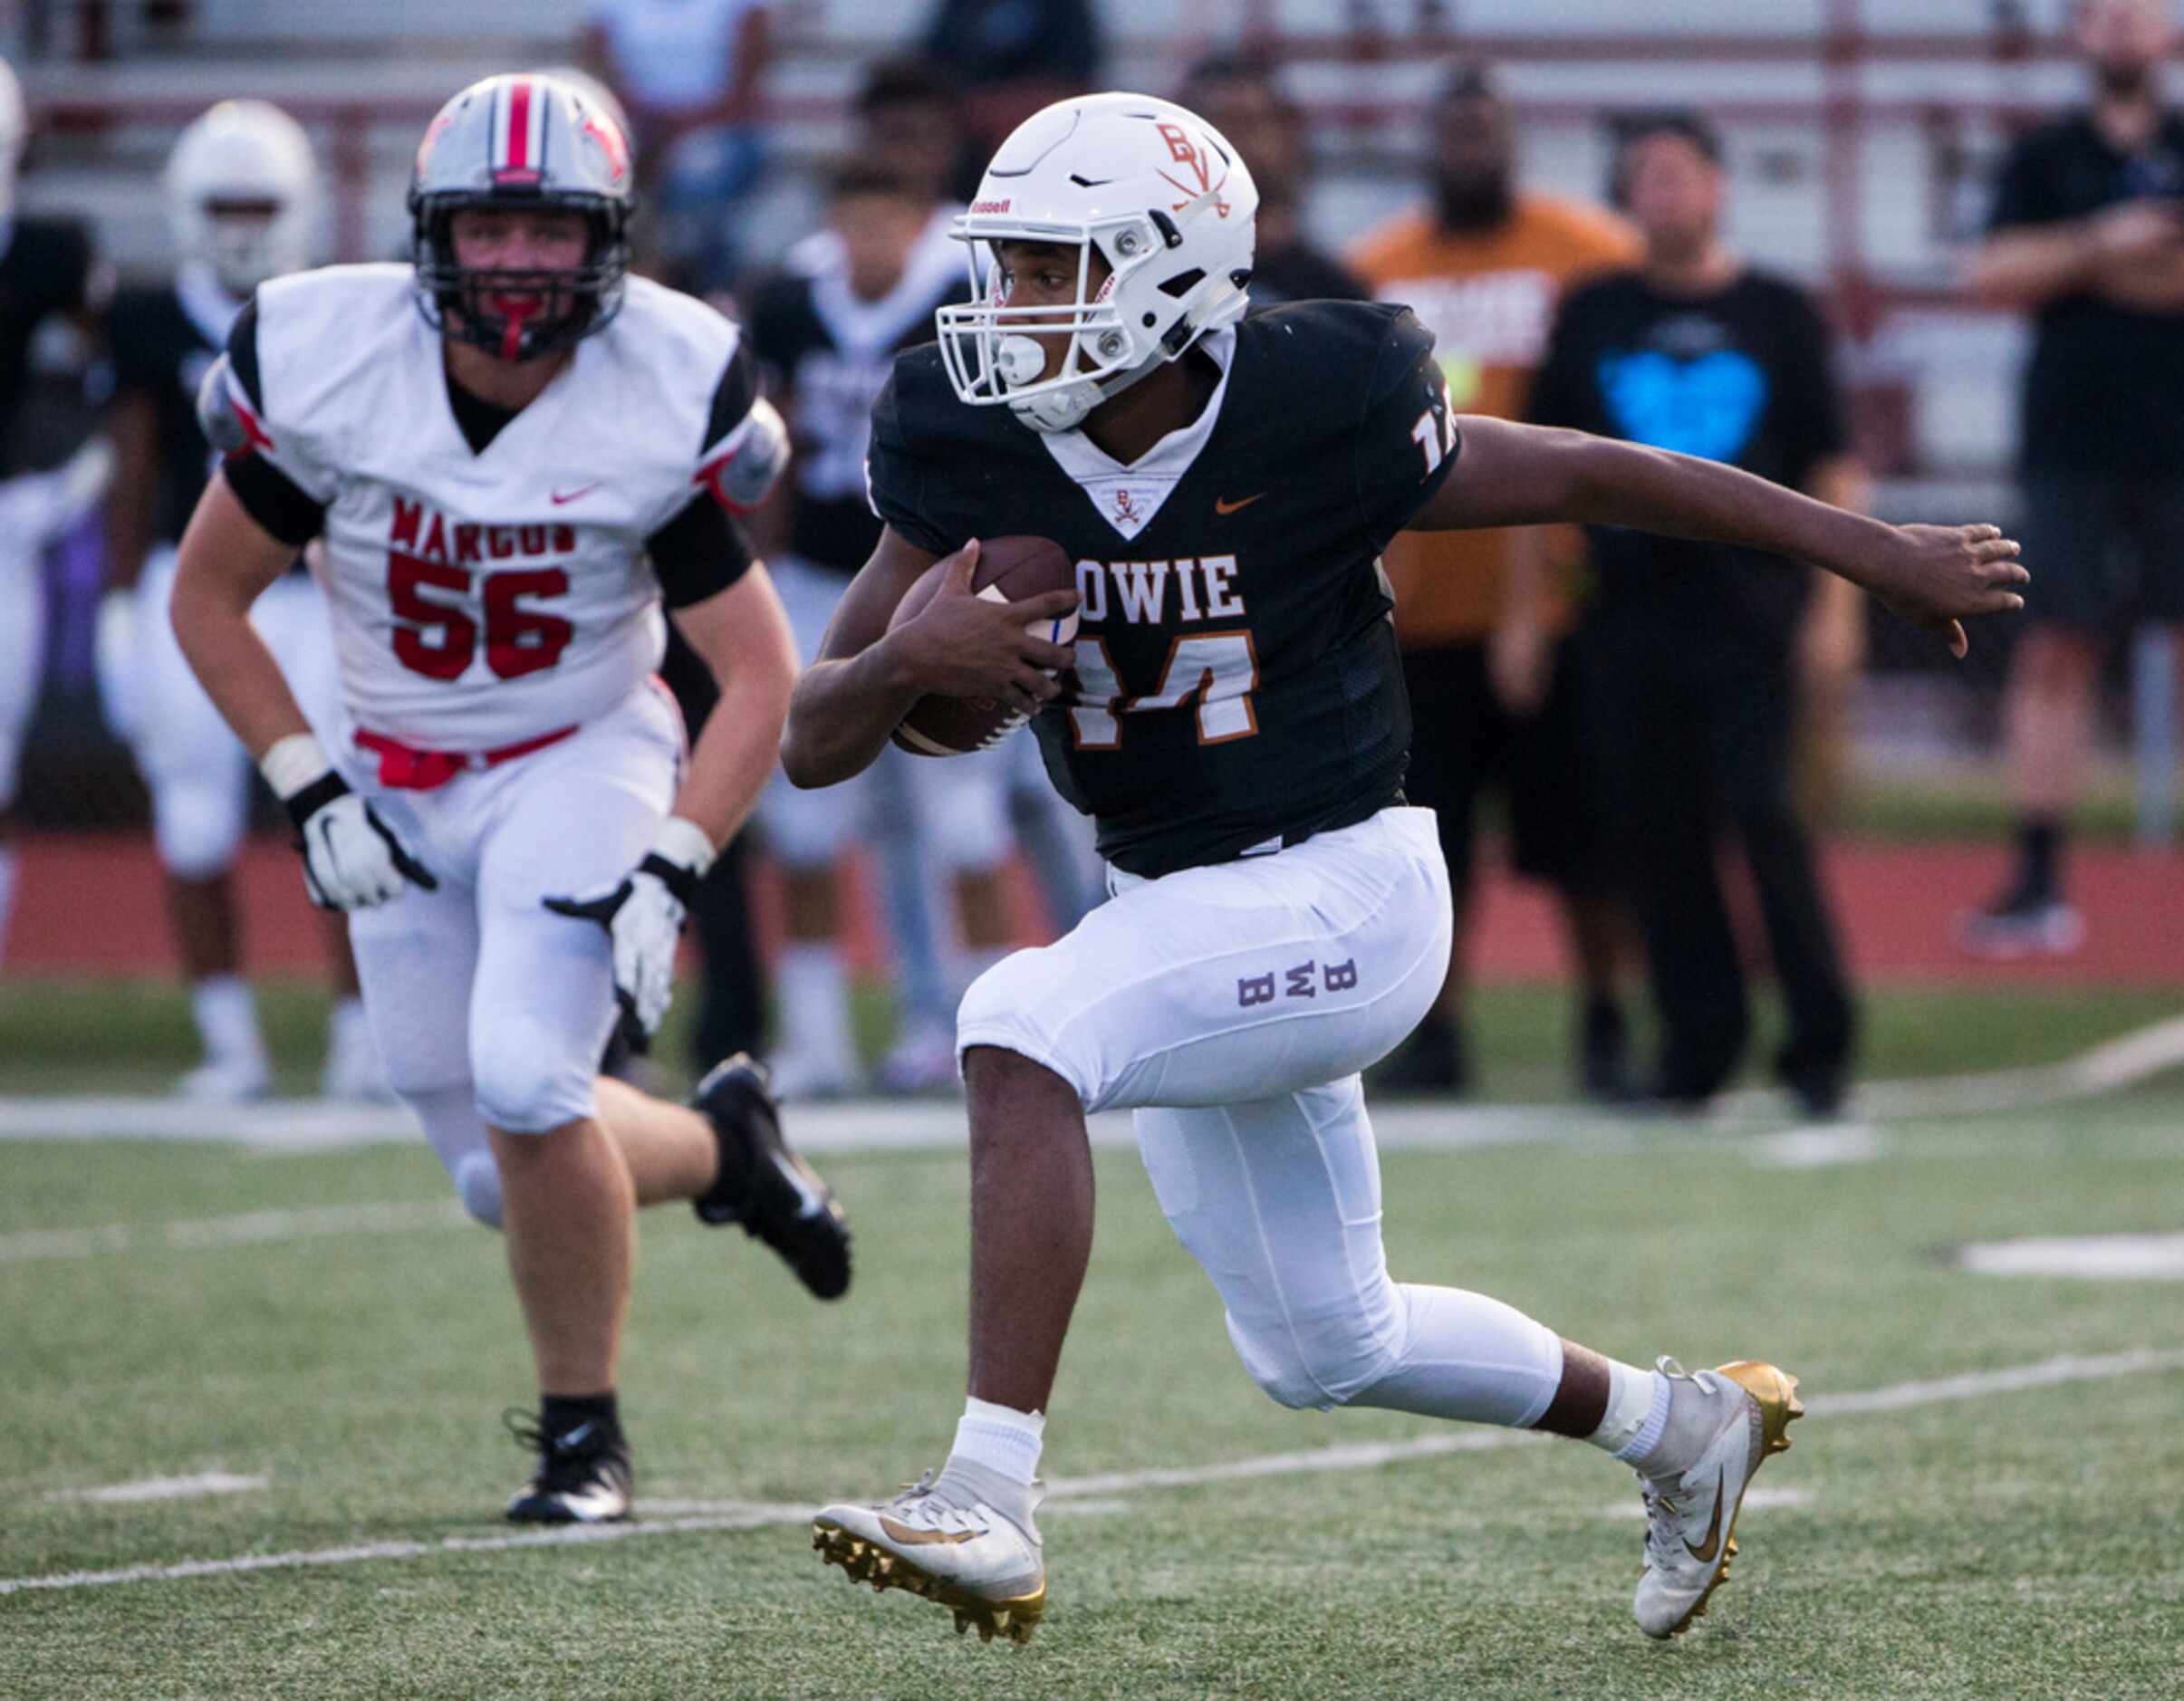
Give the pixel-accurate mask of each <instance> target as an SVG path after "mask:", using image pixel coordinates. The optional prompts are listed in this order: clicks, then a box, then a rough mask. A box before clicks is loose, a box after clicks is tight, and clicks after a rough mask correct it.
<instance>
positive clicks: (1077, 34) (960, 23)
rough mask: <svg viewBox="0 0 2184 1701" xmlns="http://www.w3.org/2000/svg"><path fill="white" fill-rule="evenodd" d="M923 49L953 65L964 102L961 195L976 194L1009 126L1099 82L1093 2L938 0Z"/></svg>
mask: <svg viewBox="0 0 2184 1701" xmlns="http://www.w3.org/2000/svg"><path fill="white" fill-rule="evenodd" d="M920 49H921V51H922V53H924V55H925V57H926V59H927V60H928V61H929V62H931V63H933V64H936V65H940V66H944V67H946V69H947V71H948V77H949V80H950V81H951V82H953V83H954V85H955V87H956V89H957V93H958V95H959V98H960V101H961V111H962V115H963V123H964V128H965V130H966V135H965V138H964V143H963V147H962V150H961V152H960V153H959V154H958V155H957V160H956V175H955V178H954V188H955V191H956V195H955V198H956V199H957V200H963V201H967V200H968V199H969V198H970V197H971V192H972V190H973V189H975V188H976V187H977V183H978V178H979V175H980V174H981V173H982V172H983V171H984V170H985V168H986V161H987V160H988V159H992V158H993V155H994V150H995V149H996V148H998V147H999V146H1000V145H1001V142H1002V140H1003V139H1004V138H1005V137H1006V136H1007V135H1008V133H1009V131H1011V130H1015V128H1016V126H1017V125H1019V124H1021V123H1022V122H1023V121H1024V120H1025V119H1027V118H1029V117H1030V116H1031V115H1032V114H1033V113H1034V112H1036V111H1038V110H1039V109H1040V108H1041V107H1043V106H1049V105H1052V104H1053V103H1054V101H1059V100H1061V99H1063V97H1064V96H1065V95H1072V94H1082V93H1083V92H1084V91H1087V90H1089V89H1094V88H1097V87H1098V86H1099V83H1100V68H1101V61H1102V43H1101V40H1100V24H1099V20H1098V18H1097V17H1096V16H1095V15H1094V8H1093V5H1092V0H936V4H935V5H934V7H933V11H932V15H931V16H930V17H929V18H928V20H927V22H926V26H925V32H924V34H923V35H922V36H921V37H920Z"/></svg>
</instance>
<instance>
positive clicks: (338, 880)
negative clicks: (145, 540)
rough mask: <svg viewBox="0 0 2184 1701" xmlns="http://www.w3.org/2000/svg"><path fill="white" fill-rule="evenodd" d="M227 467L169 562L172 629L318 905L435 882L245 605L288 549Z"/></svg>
mask: <svg viewBox="0 0 2184 1701" xmlns="http://www.w3.org/2000/svg"><path fill="white" fill-rule="evenodd" d="M295 556H296V546H295V545H294V544H293V543H283V542H282V541H281V540H280V539H279V538H277V537H275V536H274V535H273V533H270V532H268V531H266V530H265V527H264V526H262V525H260V524H258V523H257V522H256V521H255V520H254V519H252V518H251V517H250V514H249V513H248V512H247V511H246V510H245V508H244V506H243V505H242V504H241V503H240V502H238V501H237V500H236V495H235V493H234V492H233V491H232V490H230V489H229V488H228V486H227V480H226V477H225V476H216V477H215V478H214V479H213V480H212V482H211V483H210V484H208V485H206V487H205V494H204V495H203V496H201V497H199V498H198V500H197V512H196V513H195V514H191V515H190V517H189V529H188V531H186V532H184V533H183V534H182V548H181V555H180V560H179V562H178V565H177V567H176V572H175V590H174V604H173V612H172V617H171V618H172V619H173V621H174V629H175V638H176V639H177V640H178V642H179V643H180V644H181V646H182V654H183V655H184V656H185V657H186V658H188V661H189V665H190V668H191V670H192V671H194V672H195V673H196V674H197V682H198V683H199V684H200V685H202V686H203V687H205V692H206V695H207V696H208V697H211V698H212V700H213V703H214V705H215V706H216V707H217V708H218V709H219V711H220V713H221V715H222V716H225V717H226V721H227V724H228V726H231V727H233V728H234V729H235V734H236V737H238V738H240V739H241V740H242V741H243V743H244V745H245V746H247V747H248V749H249V751H250V754H252V756H254V757H255V758H256V760H257V764H258V768H259V771H260V772H261V773H263V774H265V780H266V783H268V784H269V785H271V786H272V787H273V789H274V792H276V793H279V795H280V799H281V802H283V803H284V804H285V805H286V806H287V809H288V818H289V820H290V821H291V822H293V823H294V825H295V834H296V836H295V847H296V850H297V851H298V852H299V853H300V854H301V855H302V857H303V884H304V885H305V887H306V888H307V889H309V890H310V893H311V899H312V901H313V903H315V904H317V905H318V906H319V907H320V908H322V909H340V910H350V909H362V908H367V907H369V906H370V905H372V904H383V903H386V902H388V901H389V900H390V899H394V898H399V896H401V894H402V891H403V889H405V888H406V887H409V886H422V887H425V888H427V889H431V888H432V887H434V886H436V885H438V881H437V880H435V879H433V876H432V871H431V870H429V869H428V868H426V867H425V865H424V864H423V863H422V862H420V861H419V860H417V858H416V857H414V856H412V855H411V854H410V852H409V847H408V846H406V845H404V844H403V843H402V841H400V839H399V838H398V837H397V836H396V835H395V833H394V831H393V830H392V829H391V828H390V827H389V826H388V825H387V823H386V822H384V821H382V820H381V819H380V814H379V812H378V811H377V810H375V809H373V808H372V807H371V805H370V803H368V802H365V801H364V799H362V798H361V797H359V796H358V795H357V794H356V793H354V792H352V791H351V790H350V789H349V783H348V781H346V780H344V779H343V778H342V776H341V774H339V773H338V772H336V770H335V768H334V766H333V764H332V761H331V760H330V759H329V758H328V756H327V754H326V753H325V751H324V750H323V749H322V748H321V747H320V745H319V741H318V740H317V739H316V738H314V737H313V736H312V733H311V723H310V722H309V721H307V720H305V719H304V718H303V710H302V709H300V708H298V707H297V706H296V701H295V697H294V696H293V694H292V693H291V692H290V691H289V689H288V681H287V680H286V679H284V678H282V677H281V668H280V664H279V663H278V662H276V661H274V658H273V652H272V651H271V650H269V649H266V648H265V639H262V638H260V637H259V636H258V633H257V629H256V628H255V627H254V626H252V625H251V623H250V605H251V604H252V603H254V602H255V601H257V600H258V594H259V592H261V591H264V590H265V587H266V586H268V585H270V584H271V583H272V582H273V581H274V580H275V579H277V578H279V577H280V576H281V574H282V573H284V572H286V571H287V569H288V566H289V564H290V563H291V562H293V561H294V560H295Z"/></svg>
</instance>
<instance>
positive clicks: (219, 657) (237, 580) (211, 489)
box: [173, 476, 311, 760]
mask: <svg viewBox="0 0 2184 1701" xmlns="http://www.w3.org/2000/svg"><path fill="white" fill-rule="evenodd" d="M295 558H296V548H295V545H294V544H293V543H283V542H281V540H280V539H279V538H277V537H275V536H274V535H273V533H270V532H268V531H267V530H266V529H265V527H264V526H262V525H260V524H258V523H257V522H256V521H255V520H254V519H252V518H251V516H250V514H249V511H248V510H247V509H245V507H244V506H243V505H242V503H241V502H239V501H238V500H236V494H235V492H234V491H232V490H230V489H229V488H228V487H227V480H226V478H225V477H223V476H215V477H214V478H213V479H212V480H211V482H210V483H208V484H207V485H206V486H205V494H204V495H203V496H201V497H200V498H199V499H198V501H197V512H196V513H194V514H191V515H190V517H189V528H188V530H187V531H186V532H184V533H183V534H182V546H181V552H180V557H179V559H178V562H177V563H176V570H175V592H174V612H173V620H174V628H175V637H176V639H178V640H179V641H180V643H181V646H182V654H183V655H184V656H185V657H187V658H188V661H189V665H190V668H192V670H193V671H195V672H196V674H197V678H198V681H199V682H200V683H201V684H202V685H203V686H204V687H205V691H206V695H207V696H208V697H211V698H212V700H213V702H214V704H215V705H216V706H217V707H218V709H219V711H220V713H221V715H222V716H224V717H225V718H226V722H227V724H228V725H229V726H232V727H233V728H235V734H236V737H238V738H240V739H241V740H242V741H243V743H244V744H245V745H247V746H248V747H249V750H250V754H251V756H252V758H253V759H254V760H255V759H257V758H259V757H262V756H264V755H265V753H266V751H268V750H270V749H271V748H272V747H273V746H274V745H275V744H276V743H278V742H279V741H280V740H281V739H283V738H285V737H287V736H288V735H290V734H292V733H308V732H309V731H310V730H311V724H310V722H308V721H306V720H305V719H304V718H303V710H302V709H300V708H298V707H297V706H296V701H295V697H294V695H293V693H292V692H291V691H290V690H289V688H288V681H287V680H286V679H284V678H282V676H281V668H280V664H279V663H278V662H276V661H274V658H273V652H272V651H271V650H269V649H266V648H265V639H262V638H260V637H259V636H258V633H257V629H256V628H255V627H254V626H253V625H251V623H250V605H251V604H252V603H254V602H255V601H257V600H258V596H259V594H260V592H262V591H265V588H266V587H267V586H268V585H270V584H272V583H273V581H274V580H276V579H278V578H279V577H280V576H281V575H282V574H283V573H284V572H287V571H288V569H289V567H290V566H291V565H292V564H293V562H294V561H295Z"/></svg>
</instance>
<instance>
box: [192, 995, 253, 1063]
mask: <svg viewBox="0 0 2184 1701" xmlns="http://www.w3.org/2000/svg"><path fill="white" fill-rule="evenodd" d="M189 1014H191V1015H192V1016H194V1017H195V1018H196V1019H197V1037H198V1039H200V1040H202V1041H203V1042H204V1043H205V1056H206V1058H207V1061H208V1062H215V1063H229V1062H265V1040H264V1039H263V1038H262V1037H260V1035H259V1033H258V1004H257V1000H256V998H255V996H254V995H252V993H251V990H250V983H249V982H248V981H246V980H244V979H243V978H242V977H241V976H239V975H212V976H210V977H209V978H207V979H205V980H201V981H197V982H196V983H195V984H193V985H191V987H190V989H189Z"/></svg>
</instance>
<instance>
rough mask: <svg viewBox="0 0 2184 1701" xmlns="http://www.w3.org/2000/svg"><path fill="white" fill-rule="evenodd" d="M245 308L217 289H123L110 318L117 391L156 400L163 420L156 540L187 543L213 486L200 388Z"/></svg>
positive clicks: (158, 452) (159, 424) (159, 442)
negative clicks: (186, 531) (201, 499)
mask: <svg viewBox="0 0 2184 1701" xmlns="http://www.w3.org/2000/svg"><path fill="white" fill-rule="evenodd" d="M239 306H240V303H235V302H230V301H228V300H227V299H226V297H225V296H222V295H219V294H217V293H214V292H211V291H209V290H195V291H192V292H190V293H189V294H188V298H187V299H186V298H185V295H184V293H183V292H182V291H180V290H178V288H176V287H174V286H171V285H170V286H168V287H167V288H163V289H137V290H123V291H121V292H120V293H119V294H117V295H116V296H115V297H114V303H113V307H112V310H111V312H110V313H109V315H108V329H107V342H108V346H109V347H110V348H111V351H112V355H113V366H114V388H115V389H116V390H117V391H118V392H121V393H124V394H126V393H129V392H131V391H136V392H140V393H142V394H144V395H146V396H148V397H149V398H150V400H151V405H152V408H153V413H154V418H155V420H156V422H157V430H158V438H157V447H156V448H155V451H154V453H155V454H156V456H157V457H158V466H159V495H158V498H157V500H156V501H155V502H154V503H153V505H152V533H151V535H152V541H153V542H154V543H179V542H181V539H182V531H183V528H184V527H185V526H187V525H188V524H189V516H190V514H192V513H193V512H194V511H195V510H196V508H197V497H198V496H199V495H201V494H202V493H203V492H204V489H205V481H206V480H207V478H208V477H210V476H211V472H212V463H213V452H212V446H211V445H210V444H208V443H207V442H206V440H205V431H204V428H203V427H202V426H200V425H199V424H198V423H197V386H198V385H199V384H200V383H202V382H203V381H204V378H205V374H206V372H207V370H208V369H209V368H210V367H211V365H212V363H213V361H214V360H217V359H218V358H219V353H220V350H221V348H222V347H223V346H224V345H225V344H226V341H227V332H228V331H229V329H230V328H231V327H232V325H233V324H234V322H235V317H236V312H237V311H238V308H239Z"/></svg>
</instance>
